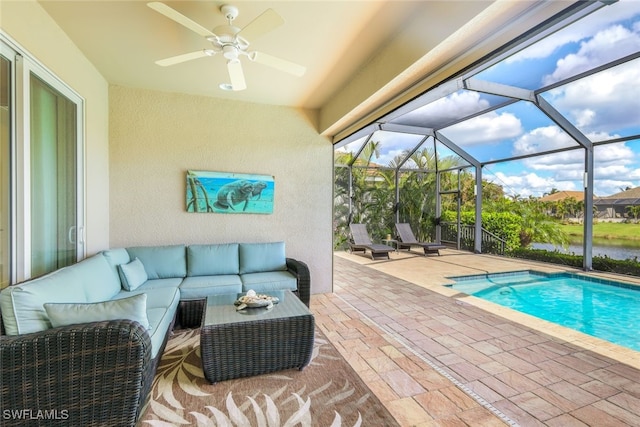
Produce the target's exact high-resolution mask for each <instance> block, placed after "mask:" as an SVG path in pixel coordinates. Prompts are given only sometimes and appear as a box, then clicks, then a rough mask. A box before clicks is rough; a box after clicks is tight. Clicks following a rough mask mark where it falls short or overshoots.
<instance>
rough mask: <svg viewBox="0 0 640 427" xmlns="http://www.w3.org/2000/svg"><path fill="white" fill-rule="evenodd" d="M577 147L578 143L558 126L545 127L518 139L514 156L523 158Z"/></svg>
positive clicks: (514, 147) (514, 148) (514, 145)
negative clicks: (528, 155)
mask: <svg viewBox="0 0 640 427" xmlns="http://www.w3.org/2000/svg"><path fill="white" fill-rule="evenodd" d="M576 145H577V144H576V142H575V141H574V140H573V139H572V138H571V137H570V136H569V135H567V134H566V133H565V132H564V131H562V130H561V129H560V128H559V127H558V126H545V127H539V128H536V129H533V130H531V131H529V132H527V133H526V134H524V135H522V136H521V137H520V138H518V139H517V140H516V142H515V143H514V144H513V155H514V156H523V155H527V154H535V153H540V152H544V151H550V150H555V149H558V148H565V147H575V146H576Z"/></svg>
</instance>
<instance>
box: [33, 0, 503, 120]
mask: <svg viewBox="0 0 640 427" xmlns="http://www.w3.org/2000/svg"><path fill="white" fill-rule="evenodd" d="M39 3H40V4H41V5H42V7H43V8H44V9H45V10H46V11H47V12H48V13H49V14H50V15H51V17H52V18H53V19H54V20H55V21H56V22H57V23H58V25H59V26H60V27H61V28H62V29H63V30H64V31H65V32H66V34H67V35H68V36H69V37H70V38H71V39H72V41H73V42H74V43H75V44H76V45H77V46H78V48H79V49H80V50H82V52H83V53H84V55H85V56H86V57H87V58H88V59H89V60H90V61H91V62H92V63H93V64H94V65H95V67H96V68H97V69H98V70H99V71H100V73H101V74H102V75H103V76H104V77H105V78H106V80H107V81H108V82H109V83H111V84H116V85H122V86H130V87H137V88H146V89H153V90H162V91H168V92H180V93H188V94H197V95H204V96H214V97H220V98H229V99H235V100H241V101H247V102H257V103H266V104H274V105H288V106H296V107H304V108H320V107H322V106H323V105H325V103H326V102H327V101H328V100H329V99H330V97H331V96H332V95H334V94H336V93H337V92H338V91H339V90H340V89H341V88H343V87H344V86H345V85H346V84H347V83H348V82H349V81H350V80H351V79H353V78H354V76H356V75H357V74H358V72H359V70H361V69H362V67H364V66H366V65H367V64H368V63H370V62H371V61H373V60H374V59H376V60H379V58H381V57H382V58H384V57H393V58H398V54H399V55H400V56H399V57H400V58H405V59H406V64H401V65H402V67H408V66H410V65H411V63H413V62H414V61H415V60H416V59H418V58H420V57H422V56H423V55H425V54H427V53H428V51H429V50H430V49H432V48H433V47H434V40H436V41H437V42H438V43H439V42H440V41H441V40H443V39H445V38H446V37H447V36H448V35H450V34H451V33H453V32H454V31H456V30H457V29H458V28H459V27H460V21H461V20H462V21H463V22H466V21H467V20H468V19H470V18H472V17H473V16H475V14H476V13H477V12H479V11H481V10H483V9H484V8H486V7H487V6H488V5H490V4H491V1H488V0H487V1H394V0H386V1H368V0H342V1H307V0H298V1H292V0H290V1H243V0H235V1H233V2H231V4H233V5H235V6H237V7H238V8H239V10H240V14H239V16H238V18H237V19H236V21H235V22H234V24H235V25H236V26H238V27H240V28H242V27H244V26H245V25H247V24H248V23H249V22H251V21H252V20H253V19H254V18H255V17H257V16H258V15H260V14H261V13H262V12H263V11H264V10H265V9H267V8H272V9H274V10H275V11H276V12H277V13H278V14H280V15H281V16H282V17H283V18H284V20H285V24H284V25H282V26H281V27H279V28H277V29H275V30H273V31H272V32H270V33H268V34H265V35H263V36H261V37H260V38H259V39H257V40H255V41H251V40H250V41H251V42H252V44H251V46H252V49H255V50H258V51H263V52H265V53H268V54H271V55H275V56H279V57H281V58H283V59H287V60H289V61H292V62H296V63H299V64H301V65H304V66H306V67H307V72H306V74H305V75H304V76H302V77H295V76H291V75H289V74H286V73H283V72H280V71H277V70H274V69H271V68H269V67H266V66H264V65H262V64H258V63H253V62H249V61H247V60H246V58H242V60H243V68H244V71H245V76H246V82H247V86H248V88H247V89H246V90H244V91H241V92H225V91H222V90H221V89H219V88H218V85H219V84H220V83H225V82H228V80H229V79H228V75H227V70H226V65H225V59H224V58H223V57H222V56H221V55H215V56H213V57H205V58H200V59H197V60H193V61H190V62H186V63H182V64H177V65H173V66H170V67H160V66H158V65H156V64H155V63H154V61H156V60H158V59H163V58H167V57H171V56H175V55H179V54H182V53H187V52H193V51H196V50H199V49H205V48H208V47H209V46H210V44H209V42H207V41H206V40H204V38H202V37H201V36H199V35H197V34H196V33H194V32H192V31H190V30H188V29H187V28H185V27H183V26H181V25H179V24H177V23H176V22H174V21H172V20H170V19H168V18H166V17H165V16H163V15H161V14H159V13H158V12H156V11H154V10H152V9H151V8H149V7H147V5H146V2H145V1H126V0H124V1H122V0H114V1H96V0H75V1H58V0H40V1H39ZM165 3H166V4H167V5H169V6H170V7H172V8H174V9H176V10H177V11H179V12H180V13H182V14H184V15H186V16H187V17H189V18H191V19H192V20H194V21H196V22H197V23H199V24H201V25H202V26H204V27H206V28H209V29H213V28H214V27H216V26H218V25H221V24H224V23H226V20H225V18H224V17H223V15H222V13H221V12H220V10H219V7H220V6H221V5H222V4H225V2H222V1H167V2H165ZM427 12H428V13H427ZM461 15H462V16H461ZM415 16H428V17H429V19H428V20H425V21H424V22H423V23H418V24H417V25H416V23H415V19H414V18H415ZM448 24H451V25H448ZM422 27H425V28H426V27H428V28H429V31H430V33H426V34H430V35H429V36H428V37H420V35H417V37H413V34H412V32H413V33H415V32H416V28H418V29H420V28H422ZM427 38H430V39H431V40H427ZM423 39H424V40H423ZM398 40H411V41H410V42H408V43H401V44H399V43H398V42H397V41H398ZM391 41H395V44H394V43H391ZM389 46H391V47H392V48H393V50H394V53H396V55H395V56H390V55H389V53H388V52H386V53H385V52H384V50H385V47H389ZM398 46H401V47H400V48H398ZM387 50H388V49H387ZM398 50H400V52H397V51H398ZM404 50H406V52H405V51H404ZM382 53H385V56H382ZM403 55H404V56H403ZM399 62H402V61H399ZM401 71H402V70H398V71H397V72H394V74H395V75H397V74H398V73H399V72H401ZM395 75H394V76H385V77H384V78H385V79H387V80H388V79H389V78H393V77H395ZM382 83H386V82H382Z"/></svg>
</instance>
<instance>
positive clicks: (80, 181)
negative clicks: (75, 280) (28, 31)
mask: <svg viewBox="0 0 640 427" xmlns="http://www.w3.org/2000/svg"><path fill="white" fill-rule="evenodd" d="M0 47H1V48H2V53H3V55H4V54H5V52H7V53H8V54H11V52H13V54H14V56H13V58H11V57H9V59H10V61H11V64H12V67H11V68H12V73H13V77H14V78H13V79H12V80H13V83H14V85H13V86H14V88H13V89H12V94H13V96H12V102H13V104H12V107H13V108H11V111H12V117H11V122H12V134H11V153H12V159H11V162H12V163H11V166H12V171H11V187H12V188H11V195H12V196H11V202H10V203H11V218H12V222H11V254H10V259H11V265H10V268H11V279H10V283H12V284H13V283H18V282H21V281H24V280H27V279H30V278H32V274H31V157H30V147H31V139H30V136H31V130H30V125H31V122H30V120H31V111H30V110H31V108H30V107H31V106H30V79H31V76H32V75H35V76H37V77H38V78H39V79H41V80H42V81H44V82H46V83H47V84H48V85H50V86H51V87H52V88H54V89H55V90H56V91H58V92H60V94H62V95H63V96H64V97H66V98H67V99H69V100H71V101H72V102H73V103H74V104H75V105H76V139H77V141H76V159H77V160H76V165H75V167H76V233H75V245H76V261H80V260H81V259H83V258H84V257H85V255H86V244H85V223H86V221H85V212H86V206H85V203H86V197H85V181H86V180H85V146H84V142H85V125H84V123H85V100H84V98H82V97H81V96H80V95H79V94H78V93H77V92H75V91H74V90H73V89H71V88H70V87H69V86H68V85H67V84H65V83H64V82H63V81H62V80H60V79H59V78H58V77H57V76H55V75H54V74H53V73H52V72H51V71H50V70H49V69H47V68H46V67H45V66H44V65H43V64H41V63H40V62H39V61H38V60H36V59H35V58H34V57H33V56H32V55H30V54H29V53H28V52H27V51H26V50H25V49H23V48H22V47H21V46H19V45H18V44H17V43H16V42H15V41H13V40H12V39H11V38H10V37H9V36H8V35H7V34H6V33H4V32H2V31H0Z"/></svg>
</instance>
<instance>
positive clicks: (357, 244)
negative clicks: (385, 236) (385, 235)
mask: <svg viewBox="0 0 640 427" xmlns="http://www.w3.org/2000/svg"><path fill="white" fill-rule="evenodd" d="M349 228H350V229H351V241H350V242H349V248H350V249H351V252H358V251H362V252H364V253H366V252H367V249H368V250H369V252H371V259H389V252H391V251H394V250H395V248H393V247H391V246H388V245H383V244H379V243H378V244H376V243H373V242H371V237H369V232H368V231H367V226H366V225H364V224H350V225H349Z"/></svg>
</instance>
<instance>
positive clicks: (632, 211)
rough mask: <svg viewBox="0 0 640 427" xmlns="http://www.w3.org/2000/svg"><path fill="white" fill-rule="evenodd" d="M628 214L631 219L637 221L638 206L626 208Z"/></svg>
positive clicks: (639, 215)
mask: <svg viewBox="0 0 640 427" xmlns="http://www.w3.org/2000/svg"><path fill="white" fill-rule="evenodd" d="M626 209H627V211H628V212H629V214H630V215H631V216H632V217H633V219H635V220H636V222H637V221H638V217H640V205H629V206H627V207H626Z"/></svg>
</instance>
